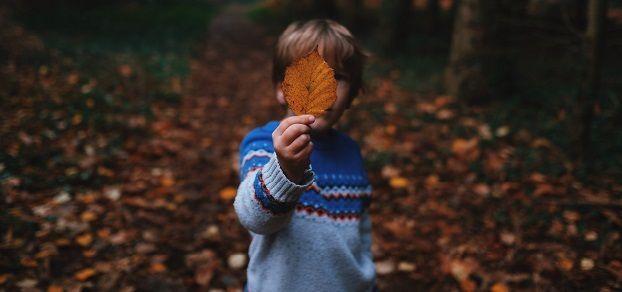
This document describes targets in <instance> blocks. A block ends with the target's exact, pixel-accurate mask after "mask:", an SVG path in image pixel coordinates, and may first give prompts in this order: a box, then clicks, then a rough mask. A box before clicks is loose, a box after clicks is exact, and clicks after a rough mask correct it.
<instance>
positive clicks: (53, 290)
mask: <svg viewBox="0 0 622 292" xmlns="http://www.w3.org/2000/svg"><path fill="white" fill-rule="evenodd" d="M47 291H48V292H63V287H61V286H58V285H54V284H52V285H50V286H48V290H47Z"/></svg>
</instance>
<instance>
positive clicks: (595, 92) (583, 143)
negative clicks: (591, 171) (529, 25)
mask: <svg viewBox="0 0 622 292" xmlns="http://www.w3.org/2000/svg"><path fill="white" fill-rule="evenodd" d="M606 13H607V1H606V0H590V1H589V3H588V10H587V29H586V31H585V59H586V76H585V79H584V80H585V81H584V84H583V90H582V92H581V93H580V95H579V113H580V118H579V123H578V124H579V129H580V130H579V132H578V133H579V137H578V140H579V141H578V144H577V145H578V146H579V151H578V152H579V161H578V162H579V165H582V166H583V165H585V164H586V162H587V161H588V160H587V158H588V156H589V152H590V149H589V148H590V141H591V128H592V120H593V119H594V105H595V103H596V100H597V99H598V96H599V94H600V89H601V88H600V83H601V69H602V50H603V42H604V38H603V33H604V30H605V16H606Z"/></svg>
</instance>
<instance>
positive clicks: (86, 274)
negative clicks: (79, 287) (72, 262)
mask: <svg viewBox="0 0 622 292" xmlns="http://www.w3.org/2000/svg"><path fill="white" fill-rule="evenodd" d="M95 274H96V272H95V270H94V269H92V268H86V269H83V270H80V271H78V272H77V273H75V274H74V275H73V277H74V278H75V279H76V280H78V281H80V282H84V281H86V280H88V279H89V278H90V277H93V276H94V275H95Z"/></svg>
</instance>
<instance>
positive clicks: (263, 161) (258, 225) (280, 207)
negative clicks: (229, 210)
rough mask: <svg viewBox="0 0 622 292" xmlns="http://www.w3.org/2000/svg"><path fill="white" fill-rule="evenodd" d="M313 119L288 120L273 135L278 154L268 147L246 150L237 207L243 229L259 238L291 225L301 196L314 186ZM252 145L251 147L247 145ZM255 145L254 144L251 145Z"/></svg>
mask: <svg viewBox="0 0 622 292" xmlns="http://www.w3.org/2000/svg"><path fill="white" fill-rule="evenodd" d="M312 122H313V117H311V116H294V117H289V118H286V119H284V120H283V121H282V122H281V123H280V125H279V126H278V127H277V129H276V130H275V131H274V132H273V133H272V141H269V140H268V141H264V142H268V143H272V144H273V145H274V152H271V151H270V150H271V149H267V147H265V146H264V147H263V148H262V147H261V146H260V145H262V144H263V145H265V144H266V143H255V144H254V145H258V146H256V147H244V145H243V148H249V149H243V150H242V151H243V153H241V156H240V157H241V161H242V163H241V164H242V165H241V167H240V169H241V172H242V174H241V175H242V182H241V183H240V186H239V187H238V193H237V195H236V197H235V202H234V207H235V211H236V213H237V215H238V218H239V219H240V223H242V225H243V226H244V227H245V228H246V229H248V230H250V231H252V232H254V233H257V234H270V233H274V232H276V231H278V230H279V229H281V228H283V227H284V226H285V225H287V224H288V223H289V221H290V219H291V215H292V211H293V209H294V207H295V205H296V203H297V202H298V199H299V198H300V195H301V194H302V193H303V192H304V191H305V190H306V188H307V187H309V185H311V183H312V182H313V172H312V171H311V170H310V169H309V159H310V155H311V151H312V147H313V146H312V143H311V142H310V141H311V139H310V137H309V134H308V133H309V131H310V128H309V126H308V125H309V124H311V123H312ZM247 144H248V143H247ZM251 145H253V144H251Z"/></svg>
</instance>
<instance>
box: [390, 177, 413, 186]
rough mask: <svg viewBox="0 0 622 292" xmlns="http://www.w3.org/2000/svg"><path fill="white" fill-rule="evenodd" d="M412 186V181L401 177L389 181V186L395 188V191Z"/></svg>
mask: <svg viewBox="0 0 622 292" xmlns="http://www.w3.org/2000/svg"><path fill="white" fill-rule="evenodd" d="M409 184H410V181H409V180H408V179H406V178H403V177H401V176H397V177H392V178H391V179H390V180H389V185H390V186H391V187H392V188H394V189H403V188H405V187H407V186H408V185H409Z"/></svg>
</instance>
